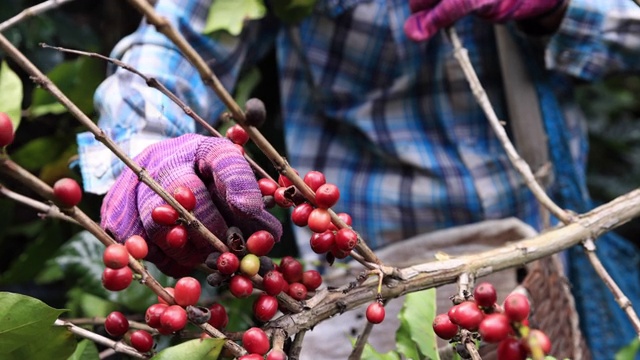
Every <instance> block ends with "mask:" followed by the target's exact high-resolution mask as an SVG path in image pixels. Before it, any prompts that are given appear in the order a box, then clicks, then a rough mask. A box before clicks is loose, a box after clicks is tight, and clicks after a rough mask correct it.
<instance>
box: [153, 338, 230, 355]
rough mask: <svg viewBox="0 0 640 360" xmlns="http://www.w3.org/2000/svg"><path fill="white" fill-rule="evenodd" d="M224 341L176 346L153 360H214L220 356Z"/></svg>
mask: <svg viewBox="0 0 640 360" xmlns="http://www.w3.org/2000/svg"><path fill="white" fill-rule="evenodd" d="M223 345H224V340H223V339H212V338H207V339H194V340H190V341H186V342H183V343H181V344H178V345H176V346H172V347H170V348H167V349H164V350H162V351H160V352H159V353H157V354H156V356H154V357H153V358H151V359H152V360H175V359H189V360H205V359H206V360H214V359H217V358H218V355H220V351H222V346H223Z"/></svg>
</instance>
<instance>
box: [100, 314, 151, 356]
mask: <svg viewBox="0 0 640 360" xmlns="http://www.w3.org/2000/svg"><path fill="white" fill-rule="evenodd" d="M104 329H105V330H106V332H107V333H108V334H109V335H111V336H113V337H121V336H124V337H125V339H126V340H127V341H128V342H129V344H131V346H133V348H134V349H136V350H138V351H139V352H142V353H146V352H149V351H151V349H152V348H153V337H152V336H151V334H149V332H147V331H145V330H135V331H131V332H129V321H128V320H127V318H126V317H125V316H124V314H122V313H121V312H119V311H113V312H111V313H110V314H109V315H107V317H106V318H105V321H104Z"/></svg>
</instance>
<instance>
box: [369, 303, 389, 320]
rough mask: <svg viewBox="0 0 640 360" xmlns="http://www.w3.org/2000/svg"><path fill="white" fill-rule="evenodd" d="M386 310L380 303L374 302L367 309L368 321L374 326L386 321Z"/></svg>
mask: <svg viewBox="0 0 640 360" xmlns="http://www.w3.org/2000/svg"><path fill="white" fill-rule="evenodd" d="M384 315H385V310H384V306H382V304H381V303H379V302H377V301H376V302H373V303H371V304H369V306H368V307H367V312H366V316H367V321H369V322H370V323H372V324H380V323H381V322H382V321H383V320H384Z"/></svg>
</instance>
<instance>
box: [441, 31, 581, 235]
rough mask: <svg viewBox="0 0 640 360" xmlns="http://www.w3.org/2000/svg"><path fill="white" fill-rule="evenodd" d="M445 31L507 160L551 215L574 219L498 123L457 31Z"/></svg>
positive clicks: (562, 219) (568, 220)
mask: <svg viewBox="0 0 640 360" xmlns="http://www.w3.org/2000/svg"><path fill="white" fill-rule="evenodd" d="M447 33H448V34H449V38H450V39H451V42H452V43H453V49H454V50H453V56H454V57H455V58H456V59H457V60H458V63H459V64H460V67H461V68H462V71H463V72H464V74H465V77H466V78H467V81H468V82H469V86H470V87H471V92H472V93H473V95H474V96H475V98H476V101H477V102H478V104H479V105H480V107H481V108H482V110H483V111H484V113H485V115H486V117H487V120H488V121H489V124H490V125H491V127H492V128H493V131H494V132H495V134H496V136H497V137H498V139H499V140H500V143H501V144H502V146H503V148H504V150H505V152H506V153H507V156H508V157H509V160H510V161H511V163H512V164H513V165H514V167H515V168H516V170H517V171H518V172H519V173H520V175H522V177H523V178H524V181H525V183H526V184H527V186H528V187H529V189H531V191H532V192H533V195H534V196H535V197H536V199H538V201H539V202H540V203H541V204H542V205H544V206H545V207H546V208H547V209H549V211H551V213H552V214H553V215H555V216H556V217H557V218H558V219H560V221H562V222H563V223H565V224H568V223H570V222H572V221H573V220H574V219H573V217H572V216H571V214H569V213H568V212H566V211H564V210H563V209H562V208H560V207H559V206H558V205H557V204H556V203H554V202H553V200H551V198H549V196H548V195H547V193H546V192H545V191H544V189H543V188H542V187H541V186H540V184H539V183H538V181H537V180H536V178H535V176H534V174H533V172H532V171H531V168H530V167H529V164H527V162H526V161H524V159H522V157H521V156H520V154H518V152H517V151H516V149H515V147H514V146H513V144H512V143H511V141H510V140H509V136H508V135H507V132H506V131H505V129H504V127H503V126H502V124H501V123H500V119H498V115H496V112H495V110H494V109H493V107H492V106H491V102H490V101H489V97H488V96H487V93H486V91H485V90H484V88H483V87H482V84H481V83H480V79H478V75H477V74H476V71H475V69H474V68H473V65H472V64H471V60H469V54H468V51H467V49H465V48H464V47H463V46H462V43H461V41H460V38H459V37H458V33H457V32H456V30H455V29H454V28H453V27H451V28H449V29H447Z"/></svg>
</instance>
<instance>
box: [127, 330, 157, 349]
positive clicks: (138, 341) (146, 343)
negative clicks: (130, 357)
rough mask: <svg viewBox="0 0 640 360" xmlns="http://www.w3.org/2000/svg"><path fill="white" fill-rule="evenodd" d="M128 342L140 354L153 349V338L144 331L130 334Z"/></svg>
mask: <svg viewBox="0 0 640 360" xmlns="http://www.w3.org/2000/svg"><path fill="white" fill-rule="evenodd" d="M129 341H130V342H131V346H133V348H134V349H136V350H138V351H140V352H141V353H146V352H149V351H151V348H153V337H152V336H151V334H149V333H148V332H146V331H144V330H136V331H134V332H132V333H131V337H130V339H129Z"/></svg>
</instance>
